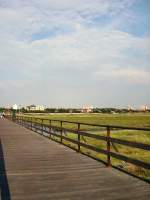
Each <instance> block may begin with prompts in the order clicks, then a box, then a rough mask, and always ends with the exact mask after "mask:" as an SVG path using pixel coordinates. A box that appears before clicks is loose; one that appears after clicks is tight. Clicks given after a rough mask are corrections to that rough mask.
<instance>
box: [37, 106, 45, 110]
mask: <svg viewBox="0 0 150 200" xmlns="http://www.w3.org/2000/svg"><path fill="white" fill-rule="evenodd" d="M36 110H40V111H44V110H45V108H44V106H42V105H41V106H36Z"/></svg>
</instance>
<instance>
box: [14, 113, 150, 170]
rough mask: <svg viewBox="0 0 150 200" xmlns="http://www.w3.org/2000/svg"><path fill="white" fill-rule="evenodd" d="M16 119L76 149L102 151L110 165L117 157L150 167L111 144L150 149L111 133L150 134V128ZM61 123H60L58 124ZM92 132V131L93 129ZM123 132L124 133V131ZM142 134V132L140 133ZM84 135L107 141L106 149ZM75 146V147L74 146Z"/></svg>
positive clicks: (25, 118)
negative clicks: (120, 151)
mask: <svg viewBox="0 0 150 200" xmlns="http://www.w3.org/2000/svg"><path fill="white" fill-rule="evenodd" d="M15 121H16V122H17V123H18V124H21V125H22V126H25V127H26V128H29V129H31V130H33V131H35V132H38V133H40V134H42V135H44V136H46V137H49V138H51V139H53V140H56V141H57V142H60V143H62V144H65V145H67V144H66V143H65V142H64V141H67V142H69V143H73V144H75V145H76V148H75V150H77V151H78V152H81V147H82V148H86V149H88V150H92V151H94V152H97V153H101V154H104V155H106V157H107V160H106V162H105V163H106V164H107V166H108V167H110V166H111V165H112V163H111V159H112V158H115V159H118V160H121V161H124V162H127V163H131V164H133V165H136V166H139V167H142V168H144V169H146V170H149V169H150V163H147V162H144V161H142V160H139V159H135V158H132V157H128V156H126V155H123V154H120V153H119V152H114V151H111V146H112V145H113V146H115V145H116V144H117V145H118V144H119V145H123V146H125V147H131V148H137V149H141V150H145V151H150V145H149V144H143V143H139V142H134V141H126V140H123V139H118V138H113V137H111V133H112V132H113V131H117V130H135V131H145V132H147V133H148V134H150V128H137V127H124V126H113V125H98V124H86V123H80V122H71V121H63V120H53V119H45V118H37V117H29V116H17V117H16V119H15ZM58 123H59V125H58ZM66 124H72V126H74V127H73V128H70V127H69V128H68V126H66ZM81 126H85V127H95V130H98V129H101V131H102V132H104V131H105V133H106V134H105V135H100V134H96V133H90V132H89V131H85V130H84V129H83V128H82V129H81ZM91 132H92V131H91ZM66 133H68V134H70V133H72V134H75V135H76V136H77V137H76V139H74V138H71V137H67V136H66ZM122 134H123V133H122ZM139 134H140V133H139ZM84 137H86V138H92V139H95V140H97V141H105V142H106V146H105V149H103V148H101V147H97V146H93V145H91V144H88V143H87V142H84V140H83V139H84ZM73 148H74V147H73ZM116 148H117V147H116ZM148 153H149V152H148Z"/></svg>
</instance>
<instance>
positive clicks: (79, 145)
mask: <svg viewBox="0 0 150 200" xmlns="http://www.w3.org/2000/svg"><path fill="white" fill-rule="evenodd" d="M79 131H80V123H78V130H77V132H78V152H80V133H79Z"/></svg>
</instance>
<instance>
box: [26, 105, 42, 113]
mask: <svg viewBox="0 0 150 200" xmlns="http://www.w3.org/2000/svg"><path fill="white" fill-rule="evenodd" d="M26 108H27V110H29V111H38V110H39V111H44V110H45V108H44V106H43V105H38V106H36V105H34V104H33V105H30V106H27V107H26Z"/></svg>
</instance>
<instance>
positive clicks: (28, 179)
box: [0, 119, 150, 200]
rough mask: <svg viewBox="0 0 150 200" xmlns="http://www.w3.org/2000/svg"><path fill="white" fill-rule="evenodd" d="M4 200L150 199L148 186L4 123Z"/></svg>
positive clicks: (0, 127)
mask: <svg viewBox="0 0 150 200" xmlns="http://www.w3.org/2000/svg"><path fill="white" fill-rule="evenodd" d="M0 190H1V200H10V199H12V200H14V199H18V200H23V199H24V200H28V199H30V200H46V199H50V200H57V199H59V200H82V199H83V200H95V199H97V200H128V199H130V200H134V199H136V200H148V199H149V196H150V187H149V185H148V184H147V183H145V182H143V181H140V180H138V179H136V178H133V177H131V176H129V175H126V174H124V173H122V172H119V171H117V170H115V169H112V168H107V167H105V166H104V165H103V164H101V163H99V162H97V161H95V160H93V159H91V158H88V157H86V156H84V155H82V154H79V153H76V152H75V151H73V150H71V149H69V148H67V147H65V146H63V145H61V144H58V143H56V142H53V141H50V140H49V139H47V138H44V137H42V136H40V135H38V134H36V133H34V132H32V131H30V130H27V129H25V128H23V127H21V126H19V125H17V124H14V123H13V122H10V121H8V120H6V119H2V120H0Z"/></svg>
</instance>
